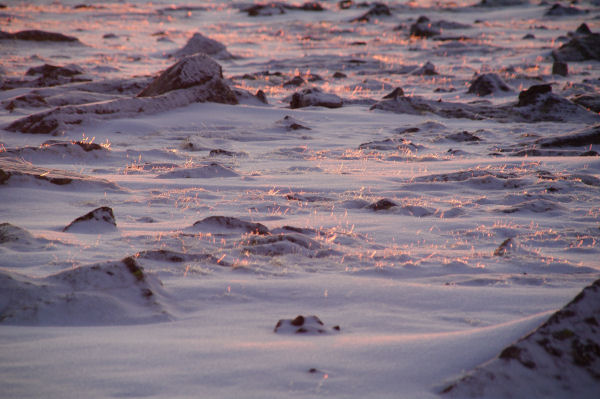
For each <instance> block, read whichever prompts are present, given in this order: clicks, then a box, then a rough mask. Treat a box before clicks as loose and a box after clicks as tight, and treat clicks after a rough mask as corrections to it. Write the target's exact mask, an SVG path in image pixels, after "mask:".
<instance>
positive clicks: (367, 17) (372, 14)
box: [350, 3, 392, 22]
mask: <svg viewBox="0 0 600 399" xmlns="http://www.w3.org/2000/svg"><path fill="white" fill-rule="evenodd" d="M390 15H392V12H391V11H390V8H389V7H388V6H387V5H385V4H383V3H373V5H372V6H371V8H370V9H369V11H367V12H365V13H364V14H362V15H361V16H359V17H356V18H354V19H353V20H351V21H350V22H370V21H371V19H374V18H377V17H389V16H390Z"/></svg>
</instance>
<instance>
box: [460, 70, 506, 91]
mask: <svg viewBox="0 0 600 399" xmlns="http://www.w3.org/2000/svg"><path fill="white" fill-rule="evenodd" d="M501 91H504V92H507V91H511V89H510V87H508V85H507V84H506V83H505V82H504V81H503V80H502V78H501V77H500V76H498V74H495V73H484V74H483V75H479V76H478V77H477V78H476V79H475V80H474V81H473V82H471V86H469V90H468V91H467V93H469V94H476V95H478V96H480V97H483V96H487V95H490V94H494V93H497V92H501Z"/></svg>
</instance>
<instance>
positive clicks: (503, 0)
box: [477, 0, 529, 7]
mask: <svg viewBox="0 0 600 399" xmlns="http://www.w3.org/2000/svg"><path fill="white" fill-rule="evenodd" d="M524 4H529V0H481V2H479V3H478V4H477V6H478V7H512V6H522V5H524Z"/></svg>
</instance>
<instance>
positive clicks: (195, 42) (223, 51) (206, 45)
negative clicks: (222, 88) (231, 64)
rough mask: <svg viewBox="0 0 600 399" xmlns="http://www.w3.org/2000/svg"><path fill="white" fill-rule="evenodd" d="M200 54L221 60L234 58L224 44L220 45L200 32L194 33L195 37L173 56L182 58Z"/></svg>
mask: <svg viewBox="0 0 600 399" xmlns="http://www.w3.org/2000/svg"><path fill="white" fill-rule="evenodd" d="M198 53H204V54H208V55H210V56H211V57H214V58H216V59H219V60H228V59H231V58H233V55H231V53H230V52H229V51H227V48H226V47H225V45H224V44H222V43H219V42H218V41H216V40H213V39H211V38H209V37H206V36H204V35H202V34H201V33H198V32H196V33H194V35H193V36H192V37H191V38H190V39H189V40H188V42H187V43H186V45H185V46H183V48H181V49H179V50H177V51H176V52H175V53H173V56H175V57H177V58H182V57H187V56H190V55H194V54H198Z"/></svg>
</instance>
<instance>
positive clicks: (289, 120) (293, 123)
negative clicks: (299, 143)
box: [278, 115, 311, 130]
mask: <svg viewBox="0 0 600 399" xmlns="http://www.w3.org/2000/svg"><path fill="white" fill-rule="evenodd" d="M278 124H279V125H283V126H284V127H285V128H286V130H311V129H310V128H309V127H306V126H304V125H303V124H301V123H300V122H299V121H298V120H296V119H295V118H294V117H292V116H289V115H286V116H285V117H284V118H283V119H282V120H280V121H278Z"/></svg>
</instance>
